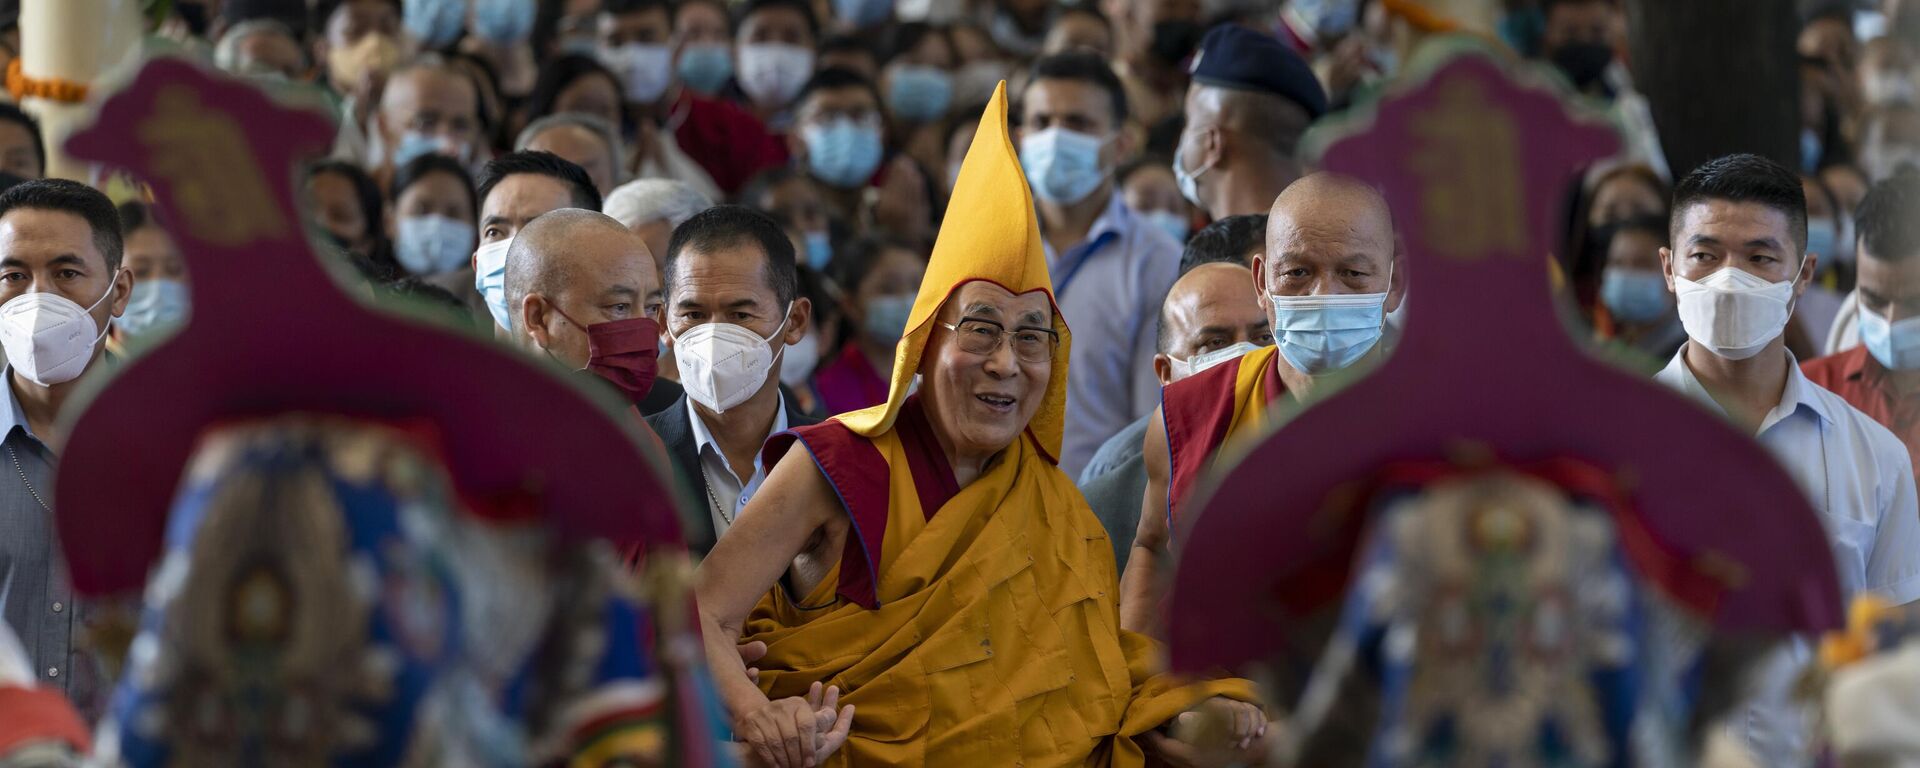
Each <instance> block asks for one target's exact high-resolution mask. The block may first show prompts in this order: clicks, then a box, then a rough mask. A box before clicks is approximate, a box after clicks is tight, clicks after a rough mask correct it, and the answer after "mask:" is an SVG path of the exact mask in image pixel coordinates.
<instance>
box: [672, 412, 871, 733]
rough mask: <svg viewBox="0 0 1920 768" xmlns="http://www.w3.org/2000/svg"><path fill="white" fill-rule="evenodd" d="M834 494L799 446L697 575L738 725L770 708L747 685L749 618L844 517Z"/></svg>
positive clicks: (708, 632) (705, 624)
mask: <svg viewBox="0 0 1920 768" xmlns="http://www.w3.org/2000/svg"><path fill="white" fill-rule="evenodd" d="M843 514H845V513H843V512H842V511H841V510H840V502H839V499H838V498H837V497H836V496H834V494H833V488H832V486H829V485H828V484H827V479H826V477H825V476H824V475H822V474H820V469H819V467H818V466H816V465H815V464H814V463H813V456H812V455H811V454H809V453H807V451H806V449H805V448H804V447H802V446H798V445H796V446H794V449H793V450H791V451H788V452H787V455H786V456H785V457H783V458H781V459H780V461H779V463H777V464H775V465H774V467H773V471H772V472H770V473H768V475H767V480H766V484H765V485H763V486H761V488H760V491H759V493H756V494H754V497H753V500H752V501H750V502H748V503H747V506H746V508H745V509H742V510H741V511H740V517H739V519H737V520H735V521H734V523H733V526H732V527H730V528H728V529H727V533H726V535H724V536H721V537H720V541H719V542H718V543H716V544H715V545H714V547H713V551H712V552H711V553H709V554H708V555H707V558H706V560H705V561H703V562H701V564H700V568H699V570H698V571H696V572H695V574H694V595H695V598H696V599H697V601H698V603H699V609H700V624H701V626H700V629H701V634H702V639H703V641H704V642H705V644H706V649H707V663H708V665H709V666H710V667H711V668H712V670H713V681H714V684H715V685H716V686H717V687H718V688H719V693H720V698H721V701H722V703H724V704H725V705H726V707H727V711H728V713H729V714H730V715H731V716H732V717H733V718H734V720H735V721H736V722H737V721H738V720H739V719H740V718H742V717H744V716H745V715H746V714H748V713H750V712H752V711H753V710H755V709H758V708H759V707H760V706H762V705H765V704H766V703H767V698H766V696H765V695H763V694H761V693H760V689H759V687H758V686H755V685H754V684H753V683H752V682H751V681H750V680H748V678H747V667H746V664H745V663H744V662H742V661H741V660H740V651H739V649H738V646H737V644H738V643H739V641H740V636H741V632H742V629H743V627H744V625H745V624H746V620H747V614H748V613H749V612H751V611H752V610H753V606H754V604H755V603H758V602H759V601H760V598H761V597H762V596H763V595H765V594H766V593H767V590H770V589H772V588H773V586H774V584H775V583H777V582H778V581H779V579H780V575H781V574H783V573H785V572H786V571H787V568H788V566H790V565H791V564H792V563H793V558H794V557H795V556H796V555H799V554H800V551H801V549H802V548H804V547H805V546H806V544H807V540H808V539H809V538H811V537H812V536H813V535H814V532H815V531H818V530H819V529H820V528H821V527H822V526H824V525H825V524H826V523H827V521H829V520H831V519H833V518H834V517H835V516H838V515H843Z"/></svg>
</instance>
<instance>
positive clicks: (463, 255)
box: [393, 214, 473, 275]
mask: <svg viewBox="0 0 1920 768" xmlns="http://www.w3.org/2000/svg"><path fill="white" fill-rule="evenodd" d="M396 229H397V233H396V237H395V239H394V243H393V256H394V258H396V259H398V260H399V261H400V266H402V267H406V269H407V271H408V272H410V273H413V274H415V275H438V274H443V273H446V272H452V271H454V270H456V269H459V268H461V267H463V266H466V264H467V257H469V256H471V255H473V224H472V223H470V222H465V221H460V220H458V219H451V218H448V217H446V216H440V215H437V214H430V215H426V216H409V217H407V218H404V219H401V220H400V223H399V226H398V227H397V228H396Z"/></svg>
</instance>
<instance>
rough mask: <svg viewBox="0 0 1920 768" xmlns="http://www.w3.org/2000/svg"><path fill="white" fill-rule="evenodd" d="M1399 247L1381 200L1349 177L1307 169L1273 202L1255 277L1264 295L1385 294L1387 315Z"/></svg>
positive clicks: (1395, 287)
mask: <svg viewBox="0 0 1920 768" xmlns="http://www.w3.org/2000/svg"><path fill="white" fill-rule="evenodd" d="M1398 250H1399V249H1398V245H1397V240H1396V239H1395V238H1394V234H1393V215H1392V213H1390V212H1389V211H1388V210H1387V201H1386V198H1384V197H1381V195H1380V193H1379V192H1378V191H1377V190H1375V189H1373V188H1372V187H1369V186H1367V185H1366V184H1364V183H1361V182H1360V181H1357V180H1355V179H1353V178H1350V177H1346V176H1339V175H1336V174H1332V173H1326V172H1321V173H1314V174H1310V175H1307V176H1303V177H1301V178H1300V180H1298V181H1295V182H1294V183H1292V184H1291V185H1288V186H1287V188H1286V190H1285V191H1282V192H1281V193H1280V196H1279V197H1278V198H1276V199H1275V200H1274V201H1273V208H1272V210H1270V211H1269V212H1268V214H1267V252H1266V255H1265V256H1264V257H1262V258H1257V259H1255V260H1254V272H1255V279H1256V281H1257V284H1258V285H1261V286H1265V291H1264V292H1263V294H1272V295H1278V296H1323V295H1336V294H1354V293H1382V292H1385V293H1388V296H1387V311H1389V312H1391V311H1393V310H1394V309H1397V308H1398V307H1399V304H1400V294H1401V290H1400V285H1401V280H1400V278H1399V276H1397V275H1396V274H1394V271H1393V264H1394V260H1395V258H1396V257H1397V255H1398ZM1261 303H1262V306H1265V305H1266V304H1267V299H1266V296H1265V295H1262V296H1261Z"/></svg>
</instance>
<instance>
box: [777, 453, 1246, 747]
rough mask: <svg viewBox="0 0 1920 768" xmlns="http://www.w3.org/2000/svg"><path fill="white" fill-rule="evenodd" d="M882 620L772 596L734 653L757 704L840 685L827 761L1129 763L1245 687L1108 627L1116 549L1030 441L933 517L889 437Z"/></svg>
mask: <svg viewBox="0 0 1920 768" xmlns="http://www.w3.org/2000/svg"><path fill="white" fill-rule="evenodd" d="M871 442H872V443H873V445H874V447H875V448H876V449H878V450H879V452H880V454H881V455H882V456H883V457H884V458H885V459H886V461H887V467H888V474H889V478H890V480H891V484H890V488H889V493H890V496H891V507H890V510H889V516H888V522H887V530H886V536H885V541H884V543H883V544H882V545H881V546H880V549H881V553H882V554H881V557H880V558H879V561H880V562H879V574H878V578H877V584H876V588H877V592H878V596H879V607H878V608H877V609H874V610H867V609H864V608H861V607H860V606H858V605H855V604H853V603H848V602H845V601H844V600H840V599H839V598H837V597H836V595H835V591H836V585H837V575H838V572H837V570H836V572H835V573H834V574H832V575H829V576H828V577H827V579H826V580H825V582H823V583H822V584H821V585H819V587H818V588H817V589H815V590H813V593H812V594H810V595H808V596H807V597H806V598H804V599H803V600H801V601H800V602H799V603H795V602H794V601H792V600H790V599H788V597H787V596H786V594H785V592H784V591H782V590H777V589H776V590H774V591H773V592H772V593H770V594H769V595H768V596H767V597H766V598H764V599H763V600H762V601H761V602H760V604H759V605H758V606H757V607H756V608H755V609H754V611H753V613H752V615H751V616H750V617H749V620H748V623H747V625H746V635H745V640H748V641H751V640H760V641H764V642H766V643H767V647H768V650H767V655H766V657H765V658H762V659H761V660H760V661H759V662H758V663H757V666H758V667H759V668H760V669H761V673H760V685H761V688H762V689H763V690H765V691H766V693H767V695H768V697H770V698H774V699H779V698H783V697H788V696H801V695H805V693H806V691H807V687H808V685H810V684H811V683H812V682H813V681H816V680H819V681H824V682H826V683H827V684H830V685H837V686H840V688H841V690H842V691H845V692H846V693H845V694H843V696H842V698H841V701H842V702H843V703H846V704H852V705H854V707H855V714H854V723H853V730H852V733H851V735H850V737H849V739H848V741H847V744H846V746H845V747H844V748H843V749H842V750H841V751H840V752H839V753H837V754H836V755H835V756H834V758H833V759H832V760H830V761H829V764H830V765H1013V764H1016V763H1018V764H1024V765H1029V766H1065V765H1114V766H1128V767H1131V766H1138V765H1142V764H1144V756H1143V754H1142V752H1141V749H1140V747H1139V745H1138V744H1136V743H1135V741H1134V737H1137V736H1139V735H1141V734H1143V733H1145V732H1147V731H1149V730H1151V729H1153V728H1156V727H1158V726H1159V725H1161V724H1162V723H1164V722H1166V721H1167V720H1169V719H1171V718H1172V717H1174V716H1175V715H1177V714H1179V713H1180V712H1183V711H1185V710H1187V709H1189V708H1191V707H1193V706H1194V705H1196V704H1198V703H1199V702H1200V701H1202V700H1204V699H1205V698H1207V697H1209V696H1214V695H1224V696H1228V697H1231V698H1235V699H1239V700H1243V701H1253V700H1254V691H1253V688H1252V685H1251V684H1250V683H1248V682H1247V681H1244V680H1217V681H1209V682H1205V683H1200V684H1195V685H1182V684H1181V683H1180V682H1179V681H1178V680H1175V679H1173V678H1171V677H1168V676H1166V675H1161V674H1156V673H1155V672H1154V670H1156V669H1159V668H1161V666H1162V663H1161V659H1160V658H1159V650H1158V647H1157V645H1156V644H1155V643H1154V641H1152V640H1150V639H1148V638H1147V637H1145V636H1143V635H1138V634H1135V633H1131V632H1124V631H1122V630H1121V629H1120V628H1119V607H1118V603H1117V601H1116V595H1115V590H1116V574H1115V572H1114V565H1113V550H1112V546H1111V545H1110V544H1109V543H1108V541H1107V535H1106V532H1105V530H1103V529H1102V528H1101V526H1100V523H1099V521H1098V520H1097V519H1096V518H1095V517H1094V516H1093V513H1092V511H1091V510H1090V509H1089V508H1088V507H1087V505H1086V502H1085V501H1084V500H1083V499H1082V498H1081V496H1080V494H1079V492H1078V491H1077V490H1076V489H1075V488H1074V486H1073V484H1072V483H1071V482H1070V481H1069V480H1068V479H1067V477H1066V475H1064V474H1063V473H1061V472H1060V470H1059V468H1057V467H1055V466H1053V465H1052V464H1051V463H1050V462H1048V461H1047V460H1046V459H1045V458H1044V457H1043V456H1042V455H1041V454H1040V452H1039V451H1038V450H1037V449H1035V448H1034V447H1033V446H1032V445H1031V444H1029V443H1028V442H1027V441H1024V440H1022V441H1016V442H1015V443H1014V445H1013V446H1012V447H1010V448H1009V449H1008V450H1007V451H1006V452H1005V453H1003V454H1002V455H1001V456H1000V458H999V459H998V460H997V461H996V463H995V465H994V466H993V467H992V468H990V469H989V470H988V471H987V473H986V474H985V475H984V476H982V477H980V478H979V479H977V480H975V481H974V482H973V483H972V484H970V485H968V486H967V487H965V488H963V489H961V491H960V493H959V495H957V496H955V497H954V498H953V499H952V500H950V501H948V502H947V504H946V505H945V506H944V507H942V508H941V509H940V510H939V511H938V512H937V514H935V515H933V516H932V518H931V519H929V518H928V517H927V516H926V515H925V514H924V511H923V510H922V509H921V508H920V504H919V500H918V498H917V496H916V494H915V491H914V486H913V477H912V473H911V470H910V469H909V468H908V465H907V459H906V453H905V451H904V450H903V447H902V445H901V441H900V440H899V439H898V437H897V435H896V434H895V433H894V432H886V433H883V434H881V435H879V436H877V437H874V438H871Z"/></svg>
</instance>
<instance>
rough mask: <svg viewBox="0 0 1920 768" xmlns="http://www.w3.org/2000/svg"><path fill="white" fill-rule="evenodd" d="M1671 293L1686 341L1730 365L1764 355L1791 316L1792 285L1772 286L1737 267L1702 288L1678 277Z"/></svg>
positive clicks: (1702, 281) (1723, 270)
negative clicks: (1769, 343) (1674, 299)
mask: <svg viewBox="0 0 1920 768" xmlns="http://www.w3.org/2000/svg"><path fill="white" fill-rule="evenodd" d="M1803 268H1804V266H1803ZM1673 290H1674V295H1675V297H1676V304H1677V305H1678V306H1679V310H1680V326H1681V327H1682V328H1685V329H1686V330H1687V338H1689V339H1692V340H1693V343H1695V344H1699V345H1700V346H1703V347H1706V348H1707V349H1709V350H1711V351H1712V352H1713V353H1714V354H1716V355H1719V356H1720V357H1724V358H1726V359H1728V360H1745V359H1747V358H1749V357H1753V356H1754V355H1757V354H1760V350H1762V349H1765V348H1766V346H1767V343H1768V342H1771V341H1773V339H1774V337H1777V336H1779V335H1780V334H1781V333H1782V332H1784V331H1786V329H1787V318H1788V317H1790V316H1791V315H1792V314H1793V281H1792V280H1786V281H1783V282H1778V283H1774V282H1768V281H1767V280H1766V278H1762V277H1758V276H1755V275H1753V274H1752V273H1749V272H1747V271H1745V270H1742V269H1740V268H1738V267H1721V268H1720V269H1717V270H1714V272H1713V273H1712V274H1710V275H1707V276H1706V277H1703V278H1701V279H1700V280H1699V281H1698V282H1695V281H1693V280H1688V279H1686V278H1684V277H1681V276H1679V275H1674V276H1673Z"/></svg>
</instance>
